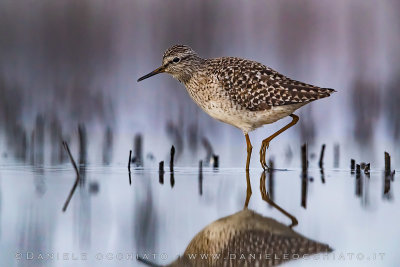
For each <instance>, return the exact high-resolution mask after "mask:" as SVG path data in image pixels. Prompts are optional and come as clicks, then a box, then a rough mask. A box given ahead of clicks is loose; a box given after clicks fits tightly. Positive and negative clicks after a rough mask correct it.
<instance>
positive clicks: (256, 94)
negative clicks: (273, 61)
mask: <svg viewBox="0 0 400 267" xmlns="http://www.w3.org/2000/svg"><path fill="white" fill-rule="evenodd" d="M205 66H206V68H207V69H208V72H209V73H212V74H213V75H215V76H216V77H217V80H218V82H219V83H220V86H221V87H222V88H223V89H224V90H226V91H227V93H228V96H229V98H230V99H231V100H232V101H234V102H235V103H237V104H238V105H240V106H242V107H244V108H246V109H247V110H250V111H262V110H265V109H270V108H271V107H276V106H283V105H291V104H300V103H304V104H305V103H308V102H310V101H313V100H317V99H319V98H323V97H327V96H329V95H330V94H331V93H332V92H333V91H334V90H332V89H326V88H320V87H317V86H314V85H310V84H306V83H302V82H299V81H295V80H292V79H289V78H287V77H286V76H284V75H282V74H280V73H278V72H277V71H275V70H273V69H271V68H269V67H266V66H264V65H263V64H261V63H258V62H255V61H251V60H246V59H241V58H235V57H223V58H216V59H209V60H206V62H205Z"/></svg>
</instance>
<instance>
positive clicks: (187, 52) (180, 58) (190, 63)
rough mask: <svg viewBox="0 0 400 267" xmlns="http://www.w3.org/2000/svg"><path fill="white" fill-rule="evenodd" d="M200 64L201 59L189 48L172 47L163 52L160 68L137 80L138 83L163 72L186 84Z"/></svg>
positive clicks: (181, 46)
mask: <svg viewBox="0 0 400 267" xmlns="http://www.w3.org/2000/svg"><path fill="white" fill-rule="evenodd" d="M201 62H202V59H201V58H200V57H199V56H198V55H197V54H196V52H195V51H194V50H193V49H192V48H190V47H189V46H187V45H174V46H171V47H170V48H168V49H167V51H165V53H164V56H163V60H162V65H161V67H159V68H157V69H155V70H153V71H152V72H150V73H149V74H146V75H144V76H143V77H141V78H139V79H138V82H140V81H143V80H144V79H147V78H149V77H151V76H154V75H156V74H159V73H163V72H165V73H168V74H171V75H172V76H173V77H174V78H176V79H178V80H179V81H181V82H186V81H188V80H189V79H190V78H191V77H192V75H193V72H194V71H196V70H197V67H198V66H199V64H201Z"/></svg>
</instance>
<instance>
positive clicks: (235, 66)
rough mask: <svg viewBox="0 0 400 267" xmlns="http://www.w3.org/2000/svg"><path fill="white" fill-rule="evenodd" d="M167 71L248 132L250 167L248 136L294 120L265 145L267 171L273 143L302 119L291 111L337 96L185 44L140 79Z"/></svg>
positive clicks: (205, 105)
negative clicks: (206, 54) (268, 152)
mask: <svg viewBox="0 0 400 267" xmlns="http://www.w3.org/2000/svg"><path fill="white" fill-rule="evenodd" d="M162 72H166V73H169V74H171V75H172V76H173V77H174V78H176V79H178V80H179V81H180V82H182V83H184V85H185V86H186V88H187V91H188V92H189V95H190V96H191V97H192V99H193V100H194V101H195V102H196V103H197V104H198V105H199V106H200V107H201V108H202V109H203V110H204V111H205V112H206V113H208V114H209V115H210V116H211V117H213V118H215V119H217V120H220V121H222V122H225V123H228V124H231V125H233V126H235V127H237V128H239V129H241V130H242V131H243V133H244V135H245V137H246V143H247V162H246V169H248V168H249V164H250V156H251V151H252V145H251V143H250V138H249V135H248V133H249V132H251V131H253V130H255V129H257V128H259V127H261V126H263V125H264V124H270V123H273V122H275V121H277V120H280V119H282V118H284V117H287V116H291V117H292V121H291V122H290V123H289V124H288V125H286V126H285V127H283V128H282V129H280V130H279V131H277V132H276V133H274V134H273V135H271V136H269V137H268V138H266V139H265V140H264V141H263V142H262V145H261V150H260V162H261V165H262V166H263V168H264V169H265V168H267V167H268V166H267V164H266V162H265V152H266V149H267V148H268V146H269V143H270V141H271V140H272V139H273V138H275V137H276V136H278V135H279V134H281V133H282V132H284V131H285V130H287V129H289V128H290V127H292V126H293V125H295V124H296V123H297V121H298V119H299V117H298V116H296V115H294V114H292V113H293V112H294V111H295V110H297V109H298V108H300V107H302V106H304V105H305V104H308V103H310V102H312V101H314V100H317V99H320V98H324V97H327V96H330V94H331V93H333V92H334V90H333V89H327V88H320V87H317V86H313V85H310V84H306V83H303V82H299V81H295V80H292V79H289V78H288V77H286V76H284V75H282V74H280V73H278V72H277V71H275V70H273V69H271V68H269V67H267V66H264V65H263V64H261V63H258V62H255V61H251V60H246V59H241V58H236V57H221V58H213V59H203V58H201V57H199V56H198V55H197V53H196V52H194V51H193V50H192V49H191V48H190V47H188V46H185V45H174V46H172V47H170V48H169V49H168V50H167V51H166V52H165V53H164V56H163V61H162V66H161V67H159V68H158V69H156V70H154V71H152V72H150V73H149V74H147V75H145V76H143V77H141V78H139V79H138V81H142V80H144V79H146V78H149V77H151V76H153V75H156V74H158V73H162Z"/></svg>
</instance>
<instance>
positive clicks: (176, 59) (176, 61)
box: [172, 57, 180, 63]
mask: <svg viewBox="0 0 400 267" xmlns="http://www.w3.org/2000/svg"><path fill="white" fill-rule="evenodd" d="M172 61H173V62H174V63H178V62H179V61H180V59H179V57H176V58H174V59H173V60H172Z"/></svg>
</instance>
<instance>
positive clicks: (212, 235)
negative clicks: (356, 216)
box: [171, 209, 332, 266]
mask: <svg viewBox="0 0 400 267" xmlns="http://www.w3.org/2000/svg"><path fill="white" fill-rule="evenodd" d="M331 251H332V249H331V248H330V247H329V246H328V245H326V244H322V243H319V242H317V241H314V240H311V239H308V238H306V237H304V236H302V235H300V234H298V233H296V232H295V231H293V230H292V229H291V228H289V227H287V226H285V225H283V224H281V223H279V222H277V221H275V220H274V219H271V218H267V217H263V216H261V215H260V214H257V213H255V212H254V211H251V210H248V209H244V210H242V211H240V212H238V213H236V214H233V215H231V216H228V217H225V218H222V219H219V220H217V221H215V222H213V223H211V224H210V225H208V226H206V227H205V228H204V229H203V230H202V231H201V232H199V233H198V234H197V235H196V236H195V237H194V238H193V239H192V241H191V242H190V243H189V245H188V246H187V248H186V250H185V253H184V254H183V255H182V256H181V257H180V258H179V259H178V260H176V261H175V262H173V263H172V264H171V266H275V265H278V264H281V263H283V262H285V261H289V260H294V259H297V258H301V257H302V256H303V255H305V254H307V255H312V254H316V253H321V252H331ZM193 255H196V257H195V258H194V257H193ZM201 255H207V259H205V257H204V256H203V258H201ZM216 255H217V256H216ZM230 255H235V257H236V259H232V260H229V258H230V257H231V258H232V257H233V256H230ZM260 255H261V257H260ZM224 258H225V259H224Z"/></svg>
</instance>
